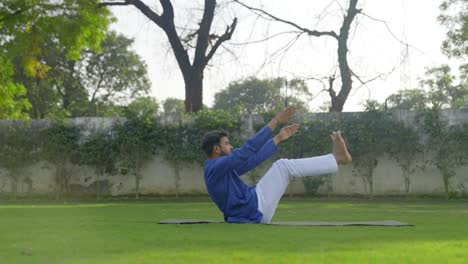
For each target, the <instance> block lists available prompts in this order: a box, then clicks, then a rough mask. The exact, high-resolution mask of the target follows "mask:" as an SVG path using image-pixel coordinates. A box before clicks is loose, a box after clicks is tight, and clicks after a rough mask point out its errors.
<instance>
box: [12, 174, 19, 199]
mask: <svg viewBox="0 0 468 264" xmlns="http://www.w3.org/2000/svg"><path fill="white" fill-rule="evenodd" d="M11 192H12V193H13V200H14V201H16V198H17V197H18V180H17V179H16V178H15V177H11Z"/></svg>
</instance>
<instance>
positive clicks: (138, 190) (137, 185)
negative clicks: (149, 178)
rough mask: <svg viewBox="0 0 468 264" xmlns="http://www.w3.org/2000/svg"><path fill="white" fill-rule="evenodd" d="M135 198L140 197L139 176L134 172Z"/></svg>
mask: <svg viewBox="0 0 468 264" xmlns="http://www.w3.org/2000/svg"><path fill="white" fill-rule="evenodd" d="M135 199H140V177H139V176H138V174H135Z"/></svg>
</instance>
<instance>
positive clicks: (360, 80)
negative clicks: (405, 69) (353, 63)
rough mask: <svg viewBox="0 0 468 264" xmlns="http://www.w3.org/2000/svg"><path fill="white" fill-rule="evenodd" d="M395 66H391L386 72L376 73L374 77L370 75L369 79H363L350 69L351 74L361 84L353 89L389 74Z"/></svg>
mask: <svg viewBox="0 0 468 264" xmlns="http://www.w3.org/2000/svg"><path fill="white" fill-rule="evenodd" d="M395 69H396V67H393V68H392V69H391V70H390V71H389V72H388V73H380V74H378V75H377V76H375V77H372V78H370V79H369V80H367V81H363V80H362V79H361V78H360V77H359V76H358V75H357V74H356V73H354V72H353V71H352V70H351V74H352V75H353V76H354V77H355V78H356V79H357V80H358V81H359V82H360V83H361V86H359V87H357V88H355V89H359V88H361V87H362V86H367V84H368V83H370V82H373V81H375V80H377V79H383V78H384V77H387V76H389V75H390V74H392V73H393V72H394V71H395Z"/></svg>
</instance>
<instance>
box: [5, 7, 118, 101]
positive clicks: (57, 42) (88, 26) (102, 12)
mask: <svg viewBox="0 0 468 264" xmlns="http://www.w3.org/2000/svg"><path fill="white" fill-rule="evenodd" d="M110 14H111V13H110V12H109V11H108V10H106V9H96V8H95V4H94V1H69V0H63V1H54V0H41V1H39V0H26V1H25V0H5V1H2V4H1V5H0V52H1V54H2V55H1V57H2V59H1V60H2V63H1V64H2V65H7V64H9V63H12V62H13V59H14V58H16V57H18V56H20V57H21V61H20V71H21V72H22V73H23V74H24V75H25V76H27V77H34V78H38V79H43V78H45V77H46V76H47V72H48V71H49V70H50V69H51V67H50V65H47V63H46V62H45V60H44V56H47V54H48V52H49V51H50V50H52V49H55V47H56V46H60V47H65V48H66V51H65V55H66V57H67V58H69V59H70V60H76V59H78V58H79V56H80V52H81V51H82V50H83V49H84V48H86V47H89V48H91V49H93V50H99V44H100V42H101V41H102V40H103V39H104V38H105V32H106V30H107V26H108V24H109V23H110V21H111V15H110ZM49 37H53V45H47V44H46V42H47V40H48V38H49ZM4 61H6V63H5V62H4ZM9 71H10V70H9V66H7V67H0V76H2V79H3V80H2V84H1V85H0V87H2V89H4V85H3V83H10V84H11V83H12V82H13V80H12V76H11V75H10V74H8V72H9ZM15 82H16V83H22V82H18V81H15ZM9 90H11V87H10V89H9ZM19 105H24V103H23V102H21V103H19ZM20 108H21V107H20ZM22 109H24V107H23V108H22ZM26 109H27V108H26Z"/></svg>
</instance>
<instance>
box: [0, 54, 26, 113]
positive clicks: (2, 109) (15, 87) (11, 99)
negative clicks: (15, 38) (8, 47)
mask: <svg viewBox="0 0 468 264" xmlns="http://www.w3.org/2000/svg"><path fill="white" fill-rule="evenodd" d="M12 75H13V65H11V63H10V62H9V61H7V60H6V59H5V58H4V57H3V56H2V55H0V119H10V118H11V119H21V118H26V117H27V113H26V111H27V110H28V109H29V108H30V107H31V104H30V103H29V102H28V100H27V98H25V95H26V89H25V88H24V86H23V85H21V84H19V83H14V82H13V81H12V80H11V79H12V78H11V77H12Z"/></svg>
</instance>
